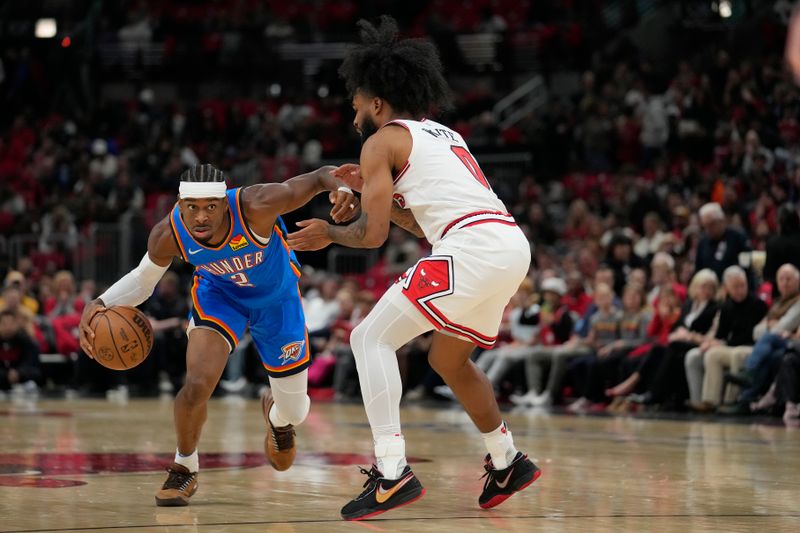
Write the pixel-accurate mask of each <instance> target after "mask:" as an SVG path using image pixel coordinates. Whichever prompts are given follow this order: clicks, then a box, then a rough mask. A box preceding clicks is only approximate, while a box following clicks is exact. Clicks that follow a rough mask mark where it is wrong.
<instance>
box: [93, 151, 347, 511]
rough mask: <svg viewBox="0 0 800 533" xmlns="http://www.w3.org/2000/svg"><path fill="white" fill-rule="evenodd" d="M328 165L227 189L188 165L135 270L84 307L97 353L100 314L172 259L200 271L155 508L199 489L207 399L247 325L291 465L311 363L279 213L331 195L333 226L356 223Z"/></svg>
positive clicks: (275, 434) (281, 459) (132, 301)
mask: <svg viewBox="0 0 800 533" xmlns="http://www.w3.org/2000/svg"><path fill="white" fill-rule="evenodd" d="M331 169H333V167H324V168H321V169H319V170H317V171H315V172H311V173H309V174H303V175H301V176H297V177H294V178H291V179H289V180H287V181H285V182H284V183H272V184H262V185H254V186H251V187H247V188H237V189H231V190H227V187H226V185H225V178H224V175H223V173H222V172H220V171H219V170H217V169H216V168H214V167H213V166H211V165H196V166H194V167H192V168H190V169H189V170H187V171H185V172H184V173H183V174H182V175H181V182H180V194H179V200H178V202H177V203H176V204H175V207H174V209H173V210H172V212H171V213H170V214H169V215H168V216H166V217H165V218H164V219H163V220H161V221H160V222H159V223H158V224H156V225H155V226H154V227H153V230H152V231H151V232H150V237H149V239H148V242H147V253H146V254H145V255H144V257H143V258H142V261H141V263H140V264H139V266H138V267H137V268H135V269H134V270H133V271H131V272H130V273H128V274H127V275H125V276H124V277H123V278H122V279H120V280H119V281H117V282H116V283H115V284H114V285H112V286H111V287H110V288H109V289H108V290H107V291H106V292H105V293H103V294H102V295H100V297H99V298H98V299H96V300H94V301H93V302H91V303H89V304H88V305H87V306H86V309H84V312H83V316H82V317H81V324H80V337H81V347H82V348H83V350H84V351H85V352H86V354H87V355H89V357H94V351H93V338H94V333H93V332H92V330H91V328H90V327H89V324H90V323H91V320H92V317H93V316H94V315H95V314H96V313H98V312H101V311H103V309H104V308H106V307H110V306H112V305H132V306H135V305H139V304H140V303H142V302H143V301H145V300H146V299H147V298H149V297H150V295H151V294H152V293H153V289H154V288H155V286H156V284H157V283H158V281H159V279H161V276H162V275H163V274H164V272H166V271H167V268H168V267H169V265H170V264H171V262H172V259H173V258H174V257H180V258H181V259H183V260H184V261H186V262H188V263H191V264H192V265H194V266H195V267H196V268H195V272H194V280H193V284H192V295H191V296H192V302H193V308H192V312H191V316H190V322H189V327H188V330H187V334H188V337H189V341H188V345H187V349H186V382H185V384H184V386H183V388H181V390H180V392H179V393H178V395H177V396H176V397H175V409H174V418H175V428H176V433H177V437H178V446H177V451H176V453H175V462H174V463H173V464H172V465H171V466H170V467H169V468H168V471H169V475H168V477H167V481H166V482H165V483H164V485H163V487H162V488H161V490H159V491H158V493H157V494H156V505H159V506H179V505H187V504H188V503H189V498H190V497H191V496H192V494H194V492H195V491H196V490H197V473H198V470H199V464H198V454H197V443H198V441H199V439H200V431H201V429H202V427H203V423H204V422H205V420H206V408H207V402H208V399H209V398H210V397H211V393H212V392H213V391H214V388H215V387H216V385H217V382H218V381H219V379H220V376H221V375H222V371H223V370H224V368H225V364H226V363H227V361H228V355H229V354H230V352H231V351H232V350H233V349H234V348H235V347H236V344H237V342H238V341H239V339H240V338H241V336H242V335H243V334H244V331H245V328H247V327H249V328H250V334H251V336H252V338H253V341H254V343H255V345H256V348H258V352H259V354H260V355H261V359H262V362H263V364H264V367H265V368H266V370H267V373H268V374H269V381H270V392H268V393H267V394H266V395H265V396H264V397H263V398H262V407H263V411H264V417H265V419H266V421H267V436H266V438H265V440H264V448H265V453H266V455H267V457H268V459H269V461H270V463H271V464H272V466H273V467H274V468H275V469H277V470H286V469H287V468H289V467H290V466H291V464H292V462H293V460H294V456H295V442H294V437H295V431H294V426H296V425H298V424H300V423H301V422H302V421H303V420H304V419H305V417H306V415H307V413H308V409H309V406H310V400H309V398H308V395H307V394H306V387H307V367H308V364H309V362H310V358H309V350H308V337H307V333H306V328H305V317H304V316H303V309H302V307H301V302H300V292H299V290H298V285H297V280H298V277H299V276H300V271H299V270H298V263H297V259H296V258H295V256H294V253H293V252H292V251H291V250H290V249H289V248H288V246H287V245H286V241H285V235H286V229H285V227H284V225H283V221H282V220H281V218H280V215H281V214H283V213H287V212H289V211H292V210H294V209H297V208H298V207H300V206H302V205H304V204H306V203H307V202H308V201H309V200H311V198H313V197H314V196H315V195H317V194H318V193H320V192H323V191H330V199H331V201H332V202H333V204H334V205H333V209H332V210H331V217H332V218H333V220H334V222H343V221H346V220H349V219H350V218H352V216H353V214H354V213H355V212H356V211H357V208H358V202H357V200H356V199H355V197H354V196H353V193H352V191H351V190H350V189H348V188H347V187H344V186H343V184H342V183H341V182H339V181H338V180H337V179H336V178H334V177H333V176H332V175H331V173H330V170H331Z"/></svg>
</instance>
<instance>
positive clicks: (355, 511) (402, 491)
mask: <svg viewBox="0 0 800 533" xmlns="http://www.w3.org/2000/svg"><path fill="white" fill-rule="evenodd" d="M361 473H362V474H366V476H367V481H366V482H365V483H364V487H365V490H364V492H362V493H361V494H359V495H358V496H357V497H356V498H355V499H354V500H352V501H351V502H350V503H348V504H347V505H345V506H344V507H342V518H344V519H345V520H365V519H367V518H371V517H373V516H377V515H379V514H381V513H385V512H386V511H389V510H391V509H394V508H396V507H402V506H403V505H408V504H409V503H412V502H415V501H417V500H419V499H420V498H422V496H424V495H425V489H424V488H423V487H422V484H421V483H420V482H419V480H418V479H417V476H415V475H414V472H412V471H411V467H409V466H408V465H406V467H405V468H404V469H403V473H402V474H401V475H400V477H399V478H398V479H385V478H384V477H383V474H382V473H381V472H380V470H378V467H376V466H375V465H372V468H371V469H370V470H365V469H364V468H362V469H361Z"/></svg>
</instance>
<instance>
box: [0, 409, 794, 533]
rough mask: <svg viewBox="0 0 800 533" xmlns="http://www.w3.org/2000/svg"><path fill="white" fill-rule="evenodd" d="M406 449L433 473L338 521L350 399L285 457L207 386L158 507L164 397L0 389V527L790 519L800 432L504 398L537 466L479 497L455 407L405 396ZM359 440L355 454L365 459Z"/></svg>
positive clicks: (577, 527) (350, 466)
mask: <svg viewBox="0 0 800 533" xmlns="http://www.w3.org/2000/svg"><path fill="white" fill-rule="evenodd" d="M403 418H404V422H405V433H406V439H407V451H408V453H409V455H411V456H413V457H415V458H417V459H418V460H427V462H416V463H414V465H413V466H414V470H415V472H416V473H417V475H418V476H419V478H420V480H421V481H422V482H423V484H424V485H425V486H426V488H427V489H428V493H427V495H426V496H425V497H424V498H423V499H421V500H420V501H419V502H417V503H415V504H413V505H410V506H407V507H404V508H402V509H398V510H396V511H393V512H390V513H387V514H384V515H381V516H379V517H377V519H376V520H373V521H370V522H361V523H346V522H342V521H341V520H340V518H339V509H340V507H341V506H342V505H343V504H344V503H346V502H347V501H348V499H349V498H351V497H352V496H354V495H355V494H356V493H358V492H359V491H360V490H361V485H362V483H363V481H364V479H365V478H364V476H362V475H361V474H359V472H358V469H357V468H356V466H354V465H355V464H362V465H366V461H368V460H369V454H371V438H370V433H369V429H368V427H367V425H366V416H365V415H364V411H363V408H362V407H361V406H360V405H341V404H333V403H330V404H326V403H319V402H317V403H315V404H314V405H313V406H312V413H311V415H310V417H309V419H308V420H307V422H306V423H305V424H304V425H303V426H301V428H300V429H299V431H298V438H299V446H300V451H301V454H300V455H298V458H297V461H296V463H295V465H294V466H293V467H292V468H291V469H290V470H289V471H287V472H275V471H274V470H272V469H271V468H270V467H268V466H265V465H264V459H263V456H262V453H261V450H262V445H263V435H264V431H263V422H262V419H261V413H260V408H259V404H258V403H257V402H256V401H253V400H248V401H244V400H238V401H230V400H213V401H212V403H211V406H210V408H209V419H208V422H207V424H206V427H205V433H204V435H203V439H202V441H201V448H200V450H201V473H200V489H199V490H198V492H197V494H196V495H195V496H194V497H193V498H192V503H191V505H190V506H189V507H184V508H157V507H155V505H154V502H153V494H154V492H155V490H156V489H157V488H158V487H159V486H160V484H161V483H162V482H163V480H164V479H165V474H164V472H163V470H161V469H162V468H163V466H164V465H165V464H167V463H168V462H169V460H170V459H169V458H170V456H171V450H172V449H173V446H174V437H173V430H172V403H171V401H168V400H167V401H160V400H134V401H131V402H130V403H128V404H127V405H119V404H114V403H109V402H106V401H101V400H75V401H55V402H53V401H46V402H39V403H37V404H34V405H16V404H14V403H11V402H2V403H0V427H2V433H0V531H4V532H11V531H16V532H19V531H93V532H94V531H113V532H127V531H145V532H156V531H163V532H175V533H183V532H203V533H204V532H211V531H214V532H216V531H223V532H236V533H240V532H245V531H260V532H263V531H270V532H271V531H274V532H281V533H283V532H286V533H289V532H305V531H315V532H317V531H392V532H394V531H414V532H422V531H436V532H440V531H441V532H450V531H457V532H459V533H462V532H466V531H496V530H507V531H519V532H529V531H580V532H600V531H637V532H638V531H657V532H666V531H680V532H682V533H687V532H695V531H726V532H732V531H799V530H800V504H799V503H798V502H799V501H800V475H798V474H800V431H791V430H786V429H784V428H783V427H776V426H756V425H752V426H750V425H737V424H722V423H716V422H704V421H663V420H644V419H636V418H604V417H578V416H563V415H547V414H538V415H536V414H531V413H528V414H509V415H508V416H507V419H508V421H509V424H510V426H511V429H512V431H513V433H514V438H515V442H516V443H517V445H518V447H519V448H520V449H522V450H524V451H527V452H528V453H529V454H530V455H531V456H532V457H533V458H534V459H535V461H536V462H537V463H538V464H539V466H540V467H542V469H543V470H544V475H543V476H542V477H541V478H540V479H539V481H537V482H536V483H535V484H534V485H532V486H531V487H530V488H529V489H528V490H526V491H524V492H523V493H520V494H518V495H515V496H514V497H513V498H511V499H510V500H508V501H507V502H505V503H504V504H503V505H501V506H500V507H498V508H496V509H495V510H492V511H482V510H481V509H479V508H478V506H477V497H478V494H479V492H480V489H481V487H482V481H481V480H480V479H479V478H480V476H481V474H482V473H483V470H482V463H481V459H482V456H483V454H484V453H485V452H484V450H483V444H482V442H481V439H480V436H479V435H478V433H477V432H476V430H475V429H474V428H473V427H472V425H471V424H470V423H469V421H468V419H467V418H466V416H465V415H464V414H463V413H462V412H461V411H460V410H455V409H430V408H422V407H405V408H404V409H403ZM362 455H363V457H362Z"/></svg>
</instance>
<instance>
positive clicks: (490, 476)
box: [481, 454, 497, 490]
mask: <svg viewBox="0 0 800 533" xmlns="http://www.w3.org/2000/svg"><path fill="white" fill-rule="evenodd" d="M483 469H484V470H486V472H484V473H483V475H482V476H481V479H483V478H486V482H484V484H483V490H486V487H488V486H489V483H491V482H492V481H494V473H495V472H497V470H495V468H494V463H492V456H491V455H489V454H486V458H485V459H484V460H483Z"/></svg>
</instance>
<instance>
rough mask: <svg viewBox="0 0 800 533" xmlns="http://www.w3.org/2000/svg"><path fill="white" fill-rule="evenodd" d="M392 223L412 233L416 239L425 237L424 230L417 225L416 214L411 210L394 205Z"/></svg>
mask: <svg viewBox="0 0 800 533" xmlns="http://www.w3.org/2000/svg"><path fill="white" fill-rule="evenodd" d="M391 219H392V222H394V223H395V224H397V225H398V226H400V227H401V228H403V229H404V230H406V231H408V232H410V233H412V234H413V235H414V236H416V237H420V238H422V237H425V233H424V232H423V231H422V228H420V227H419V224H417V220H416V219H415V218H414V214H413V213H412V212H411V210H410V209H401V208H400V207H398V206H397V205H394V204H392V215H391Z"/></svg>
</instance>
